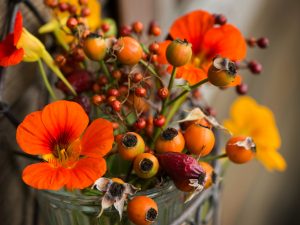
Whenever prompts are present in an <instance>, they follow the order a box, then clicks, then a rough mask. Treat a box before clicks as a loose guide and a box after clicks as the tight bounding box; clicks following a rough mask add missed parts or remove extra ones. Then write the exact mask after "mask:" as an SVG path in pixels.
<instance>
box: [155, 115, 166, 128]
mask: <svg viewBox="0 0 300 225" xmlns="http://www.w3.org/2000/svg"><path fill="white" fill-rule="evenodd" d="M165 122H166V118H165V117H164V115H156V116H155V117H154V119H153V124H154V126H156V127H162V126H163V125H164V124H165Z"/></svg>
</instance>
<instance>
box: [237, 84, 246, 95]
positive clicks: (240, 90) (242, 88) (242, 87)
mask: <svg viewBox="0 0 300 225" xmlns="http://www.w3.org/2000/svg"><path fill="white" fill-rule="evenodd" d="M236 92H237V93H238V94H239V95H245V94H247V92H248V85H247V84H245V83H242V84H240V85H237V86H236Z"/></svg>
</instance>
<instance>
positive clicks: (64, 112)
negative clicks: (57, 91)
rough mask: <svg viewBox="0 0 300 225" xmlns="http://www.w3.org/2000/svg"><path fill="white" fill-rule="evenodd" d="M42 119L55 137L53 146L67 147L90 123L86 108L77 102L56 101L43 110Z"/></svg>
mask: <svg viewBox="0 0 300 225" xmlns="http://www.w3.org/2000/svg"><path fill="white" fill-rule="evenodd" d="M42 121H43V123H44V125H45V127H46V129H47V130H48V132H49V134H51V136H52V137H53V140H52V147H54V146H55V145H61V147H66V146H68V145H69V144H70V143H72V142H73V141H74V140H75V139H77V138H79V137H80V135H81V134H82V133H83V131H84V130H85V128H86V127H87V125H88V122H89V118H88V116H87V114H86V113H85V111H84V109H83V108H82V107H81V106H80V105H79V104H78V103H75V102H70V101H64V100H61V101H56V102H53V103H51V104H49V105H47V106H46V107H45V108H44V109H43V110H42Z"/></svg>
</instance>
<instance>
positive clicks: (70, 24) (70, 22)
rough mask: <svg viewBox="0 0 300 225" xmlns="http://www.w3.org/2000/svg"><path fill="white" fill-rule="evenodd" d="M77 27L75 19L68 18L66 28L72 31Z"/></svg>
mask: <svg viewBox="0 0 300 225" xmlns="http://www.w3.org/2000/svg"><path fill="white" fill-rule="evenodd" d="M77 25H78V21H77V19H76V18H74V17H70V18H69V19H68V20H67V27H69V28H70V29H74V28H75V27H76V26H77Z"/></svg>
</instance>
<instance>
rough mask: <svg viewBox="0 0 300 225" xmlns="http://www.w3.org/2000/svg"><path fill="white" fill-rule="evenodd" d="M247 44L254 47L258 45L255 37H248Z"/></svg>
mask: <svg viewBox="0 0 300 225" xmlns="http://www.w3.org/2000/svg"><path fill="white" fill-rule="evenodd" d="M247 44H248V45H249V47H254V46H255V45H256V39H255V38H254V37H251V38H249V39H247Z"/></svg>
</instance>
